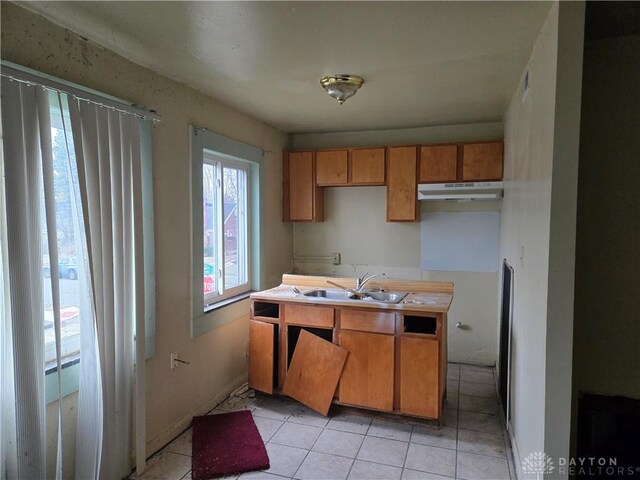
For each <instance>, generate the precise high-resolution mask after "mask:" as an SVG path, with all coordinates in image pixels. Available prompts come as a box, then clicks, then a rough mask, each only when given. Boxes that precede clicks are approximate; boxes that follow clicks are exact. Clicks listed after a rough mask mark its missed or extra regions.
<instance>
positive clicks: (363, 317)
mask: <svg viewBox="0 0 640 480" xmlns="http://www.w3.org/2000/svg"><path fill="white" fill-rule="evenodd" d="M340 328H341V329H342V330H358V331H361V332H373V333H389V334H393V333H394V331H395V315H394V314H393V313H380V312H364V311H361V310H341V311H340Z"/></svg>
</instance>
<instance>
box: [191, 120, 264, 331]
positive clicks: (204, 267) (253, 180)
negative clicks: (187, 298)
mask: <svg viewBox="0 0 640 480" xmlns="http://www.w3.org/2000/svg"><path fill="white" fill-rule="evenodd" d="M261 161H262V150H260V149H258V148H255V147H253V146H251V145H247V144H245V143H242V142H238V141H237V140H233V139H231V138H228V137H224V136H222V135H218V134H216V133H213V132H210V131H208V130H207V129H204V128H199V127H191V179H192V182H193V183H192V206H191V214H192V228H193V231H192V235H193V237H192V257H191V260H192V267H191V268H192V275H191V278H192V287H191V297H192V304H191V305H192V315H191V318H192V324H191V327H192V329H191V333H192V335H194V336H195V335H199V334H201V333H204V332H206V331H209V330H211V329H212V328H216V327H218V326H220V325H223V324H225V323H227V322H228V321H231V320H233V319H235V318H237V316H234V315H235V313H233V312H232V310H233V309H224V308H220V307H223V306H227V305H229V304H231V303H234V302H235V301H236V300H239V299H242V298H244V297H245V296H246V294H247V293H248V292H249V291H251V290H256V289H258V288H259V287H260V256H259V252H260V223H259V222H260V215H259V212H260V203H259V198H260V195H259V188H260V163H261ZM225 312H226V313H225ZM232 313H233V314H232ZM231 317H233V318H231Z"/></svg>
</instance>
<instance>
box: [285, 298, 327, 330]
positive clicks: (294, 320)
mask: <svg viewBox="0 0 640 480" xmlns="http://www.w3.org/2000/svg"><path fill="white" fill-rule="evenodd" d="M284 321H285V323H289V324H292V325H310V326H313V327H327V328H333V308H330V307H310V306H307V305H293V304H289V303H287V304H285V305H284Z"/></svg>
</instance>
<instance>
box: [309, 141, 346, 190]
mask: <svg viewBox="0 0 640 480" xmlns="http://www.w3.org/2000/svg"><path fill="white" fill-rule="evenodd" d="M347 170H348V151H347V150H346V149H344V150H318V151H317V152H316V185H318V186H321V187H325V186H331V185H346V184H347V182H348V180H349V179H348V173H347Z"/></svg>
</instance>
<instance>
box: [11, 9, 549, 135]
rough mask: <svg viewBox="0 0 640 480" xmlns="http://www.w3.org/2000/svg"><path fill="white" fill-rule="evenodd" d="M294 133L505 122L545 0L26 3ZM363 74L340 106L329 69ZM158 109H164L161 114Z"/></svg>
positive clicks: (63, 23)
mask: <svg viewBox="0 0 640 480" xmlns="http://www.w3.org/2000/svg"><path fill="white" fill-rule="evenodd" d="M20 4H21V5H22V6H24V7H25V8H28V9H30V10H33V11H36V12H37V13H40V14H42V15H43V16H45V17H48V18H50V19H51V20H52V21H54V22H55V23H57V24H60V25H62V26H64V27H67V28H69V29H71V30H73V31H75V32H77V33H79V34H80V35H82V36H84V37H87V38H89V39H91V40H93V41H95V42H96V43H98V44H100V45H103V46H105V47H106V48H108V49H110V50H113V51H115V52H117V53H119V54H121V55H123V56H125V57H127V58H129V59H131V60H132V61H134V62H136V63H138V64H141V65H144V66H146V67H148V68H150V69H152V70H154V71H156V72H159V73H161V74H163V75H166V76H168V77H170V78H173V79H175V80H177V81H180V82H183V83H185V84H188V85H190V86H192V87H194V88H196V89H198V90H200V91H202V92H205V93H207V94H209V95H211V96H213V97H215V98H217V99H219V100H221V101H222V102H224V103H226V104H228V105H230V106H232V107H234V108H236V109H238V110H240V111H243V112H246V113H249V114H251V115H253V116H255V117H257V118H259V119H261V120H263V121H264V122H266V123H268V124H270V125H273V126H275V127H277V128H279V129H281V130H283V131H286V132H326V131H350V130H375V129H388V128H406V127H417V126H429V125H446V124H458V123H473V122H481V121H496V120H501V119H502V117H503V115H504V112H505V110H506V107H507V105H508V103H509V100H510V98H511V96H512V94H513V92H514V91H515V88H516V86H517V84H518V80H519V77H520V75H521V73H522V70H523V68H524V66H525V64H526V62H527V59H528V57H529V54H530V52H531V48H532V46H533V43H534V41H535V39H536V37H537V35H538V34H539V32H540V28H541V26H542V23H543V21H544V18H545V17H546V15H547V13H548V11H549V8H550V3H547V2H538V1H532V2H502V1H498V2H481V1H472V2H48V1H45V2H21V3H20ZM335 73H350V74H355V75H360V76H362V77H363V78H364V79H365V84H364V86H363V87H362V88H361V90H360V91H359V92H358V93H357V95H356V96H355V97H353V98H351V99H349V100H348V101H347V102H346V103H345V104H344V105H342V106H340V105H338V103H337V102H336V101H335V100H333V99H332V98H330V97H328V96H327V95H326V94H325V93H324V91H323V90H322V87H321V86H320V83H319V79H320V77H322V76H323V75H327V74H335ZM160 113H162V112H160Z"/></svg>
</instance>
